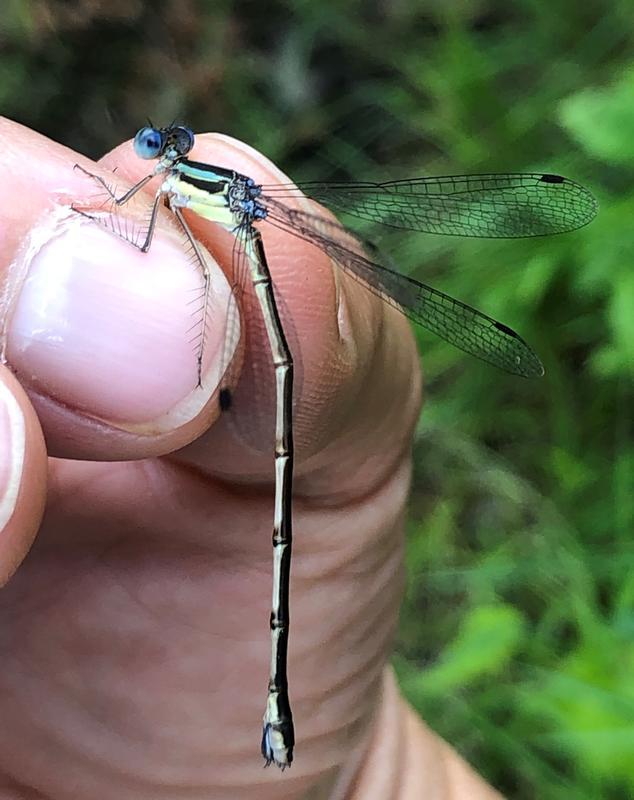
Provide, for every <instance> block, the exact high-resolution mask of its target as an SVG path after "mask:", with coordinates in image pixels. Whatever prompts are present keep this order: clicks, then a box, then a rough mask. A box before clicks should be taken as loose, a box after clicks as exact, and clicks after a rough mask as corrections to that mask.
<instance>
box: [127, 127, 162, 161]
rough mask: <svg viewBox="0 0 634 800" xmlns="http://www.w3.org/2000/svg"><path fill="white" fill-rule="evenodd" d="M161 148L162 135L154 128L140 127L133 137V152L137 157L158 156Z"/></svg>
mask: <svg viewBox="0 0 634 800" xmlns="http://www.w3.org/2000/svg"><path fill="white" fill-rule="evenodd" d="M162 150H163V137H162V136H161V132H160V131H158V130H157V129H156V128H141V130H140V131H139V132H138V133H137V135H136V136H135V137H134V152H135V153H136V154H137V155H138V156H139V158H158V157H159V156H160V155H161V151H162Z"/></svg>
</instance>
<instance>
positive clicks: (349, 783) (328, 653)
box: [0, 120, 498, 800]
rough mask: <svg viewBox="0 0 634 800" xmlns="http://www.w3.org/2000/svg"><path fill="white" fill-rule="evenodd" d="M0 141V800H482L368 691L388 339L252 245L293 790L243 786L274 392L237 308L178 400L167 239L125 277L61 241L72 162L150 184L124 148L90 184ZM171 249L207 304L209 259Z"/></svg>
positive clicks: (260, 698)
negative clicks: (261, 270) (288, 377)
mask: <svg viewBox="0 0 634 800" xmlns="http://www.w3.org/2000/svg"><path fill="white" fill-rule="evenodd" d="M0 137H1V140H2V142H3V148H2V151H1V154H0V159H1V161H2V164H1V168H2V174H3V175H4V176H5V179H6V181H7V185H10V186H12V187H13V188H12V191H11V193H4V194H3V196H2V199H1V200H0V252H1V259H0V263H1V265H2V270H3V282H4V284H5V292H4V295H3V298H2V305H1V306H0V308H1V312H2V325H3V332H4V334H3V344H4V349H5V356H6V361H7V366H3V367H0V388H1V389H2V392H1V393H0V412H1V413H0V436H2V437H3V441H2V442H1V443H0V445H1V446H0V468H1V470H2V473H3V474H2V476H0V477H1V478H2V482H1V483H0V522H2V524H3V526H4V527H3V530H2V532H1V534H0V577H1V578H2V581H3V582H4V583H6V586H5V588H4V589H3V593H2V603H1V604H0V654H1V658H2V662H1V663H2V670H1V671H0V719H2V725H1V726H0V790H1V791H0V795H1V796H2V798H3V800H4V798H6V800H17V799H18V798H20V800H22V799H24V800H27V799H28V800H35V799H36V798H37V800H42V798H46V799H47V800H48V799H49V798H50V800H66V798H69V799H70V798H73V800H110V799H111V798H112V799H114V798H117V800H119V799H120V798H130V799H132V798H134V800H150V798H151V799H152V800H161V798H169V800H179V799H180V798H187V800H198V798H201V799H202V798H210V797H214V798H250V797H253V796H256V795H257V797H258V798H259V799H260V800H267V799H268V798H277V799H278V800H294V799H295V798H340V797H341V798H343V797H346V798H363V800H367V799H368V798H370V800H371V798H374V797H376V798H377V800H378V798H380V800H385V798H388V797H389V798H399V800H401V799H403V800H404V798H422V797H425V798H434V799H436V798H438V799H440V798H470V799H472V798H493V797H497V796H498V795H497V794H496V793H495V792H493V791H492V790H491V789H490V788H488V787H487V786H486V785H485V784H484V783H483V782H482V781H481V780H480V779H479V778H478V777H477V776H476V775H475V774H474V773H473V772H472V771H471V769H470V768H469V767H468V766H467V765H466V764H465V763H464V762H463V761H462V760H461V759H460V758H459V756H458V755H457V754H456V753H455V752H454V751H453V750H452V749H451V748H450V747H449V746H448V745H446V744H445V743H444V742H443V741H441V740H440V739H439V738H438V737H436V736H435V735H434V734H433V733H432V732H431V731H430V730H429V729H427V728H426V727H425V726H424V724H423V723H422V722H421V721H420V720H419V719H418V718H417V717H416V716H415V715H414V713H413V712H412V711H411V710H410V709H409V707H408V706H407V705H406V704H405V703H404V701H403V700H402V699H401V697H400V696H399V693H398V690H397V688H396V686H395V684H394V680H393V677H392V675H391V672H390V669H389V667H387V666H386V664H387V660H388V658H389V655H390V648H391V641H392V636H393V633H394V629H395V624H396V617H397V613H398V606H399V600H400V594H401V590H402V551H403V541H402V521H403V509H404V504H405V500H406V496H407V490H408V481H409V473H410V443H411V436H412V430H413V426H414V424H415V421H416V419H417V416H418V412H419V406H420V378H419V372H418V358H417V354H416V350H415V346H414V343H413V339H412V336H411V333H410V331H409V327H408V324H407V322H406V321H405V320H404V319H403V318H402V317H401V315H400V314H398V312H396V311H394V310H393V309H390V308H388V307H387V306H386V305H385V304H384V303H382V302H381V301H379V300H378V299H377V298H375V297H373V296H372V295H370V294H369V293H368V292H367V291H366V290H365V289H363V288H362V287H361V286H359V285H358V284H356V283H355V282H354V281H352V280H349V279H348V278H347V277H346V276H342V275H341V274H339V273H337V272H336V271H335V270H334V269H333V267H332V265H331V264H330V263H329V262H328V259H327V258H326V257H325V256H324V255H323V254H321V253H319V252H318V251H317V250H315V249H314V248H312V247H311V246H309V245H307V244H305V243H303V242H301V241H299V240H293V239H292V237H288V236H286V235H284V234H282V233H281V232H278V231H276V230H275V229H273V228H272V227H271V226H264V228H263V233H264V237H265V247H266V249H267V253H269V259H270V262H271V264H270V266H271V270H272V273H273V277H274V280H275V283H276V286H277V287H278V293H279V301H280V305H281V307H282V309H283V317H284V319H285V321H286V324H288V325H289V329H290V330H291V336H290V338H291V346H292V347H293V351H294V353H295V354H296V361H297V385H296V388H297V407H296V410H295V419H296V427H295V436H296V439H295V441H296V483H295V498H294V528H295V534H296V537H295V542H294V553H293V579H292V625H291V644H290V664H289V674H290V681H291V700H292V702H293V707H294V712H295V721H296V733H297V747H296V754H295V755H296V758H295V762H294V763H293V766H292V769H290V770H287V771H286V772H285V773H283V774H282V773H280V772H279V771H278V770H276V769H274V768H270V769H268V770H263V769H262V762H261V758H260V755H259V732H260V725H261V715H262V712H263V703H264V696H265V688H266V679H267V675H268V658H269V635H268V626H267V619H268V614H269V610H270V608H269V603H270V569H271V565H270V561H271V552H270V551H271V548H270V534H271V523H272V486H271V480H272V451H271V447H272V420H273V412H272V408H271V401H272V396H273V383H272V371H271V370H270V362H269V360H267V350H266V347H267V345H266V339H265V334H264V331H263V329H262V327H261V324H260V322H259V317H258V313H257V308H256V307H255V306H254V304H253V301H252V298H251V297H250V295H249V293H248V291H247V292H245V294H244V295H243V296H242V298H241V308H242V317H241V320H242V329H241V336H240V341H239V344H238V345H237V347H236V349H235V352H234V353H233V356H232V358H229V357H228V356H226V355H224V354H223V351H222V342H223V341H224V340H225V338H226V336H225V334H226V325H225V320H224V317H223V314H224V313H225V311H226V307H220V308H219V309H216V312H215V313H214V315H213V318H212V319H211V321H210V324H209V330H210V333H209V338H208V342H207V344H206V352H205V359H206V361H205V369H206V374H205V377H204V380H203V388H202V389H196V387H195V384H196V372H195V369H196V367H195V354H194V347H193V346H192V344H191V343H189V342H188V341H187V336H186V335H184V331H185V330H186V328H187V327H188V326H187V325H186V323H187V321H188V319H189V320H190V323H189V324H190V325H191V314H192V312H191V308H188V307H187V304H186V303H185V304H184V303H183V298H184V297H190V298H191V297H192V296H194V298H195V297H196V294H195V293H196V287H199V286H200V279H199V277H198V275H197V274H196V271H195V269H194V268H193V266H192V264H191V262H190V261H188V260H187V256H186V253H185V250H184V248H182V246H181V243H180V240H179V238H178V234H177V233H176V229H175V227H174V223H173V220H172V218H171V217H170V215H169V214H167V212H166V213H165V214H162V215H161V218H160V221H159V225H158V232H157V239H156V241H155V243H154V244H153V246H152V248H151V250H150V252H149V254H147V255H143V254H139V253H137V251H135V250H134V248H132V247H130V246H129V244H127V243H124V242H120V241H119V240H118V239H117V238H116V237H114V236H113V235H112V234H111V233H108V232H107V231H102V230H101V228H99V227H98V226H96V225H95V224H94V223H90V222H87V221H85V220H84V219H82V218H81V217H79V215H77V214H74V213H72V212H71V213H68V207H69V205H70V204H71V203H77V204H80V205H82V206H84V207H86V208H92V209H94V208H96V207H98V206H99V201H98V199H97V198H96V195H98V189H97V187H96V186H95V185H94V183H93V182H92V181H91V180H90V179H88V178H87V177H86V176H85V175H82V174H81V173H79V172H77V171H74V170H73V165H74V164H75V163H76V162H78V163H80V164H82V165H83V166H85V167H86V168H87V169H91V168H92V169H93V170H94V171H100V174H103V175H104V176H105V177H107V178H108V179H109V180H112V179H113V176H112V173H111V172H109V171H110V170H111V169H112V168H114V167H115V166H116V167H117V173H116V177H117V182H118V185H119V186H120V187H121V188H122V189H124V188H126V187H127V186H128V185H130V184H131V183H133V182H135V181H136V180H138V179H140V178H141V177H143V176H144V175H146V174H147V173H148V172H149V171H150V170H151V169H152V166H153V162H143V161H141V160H139V159H138V158H137V157H136V156H135V155H134V153H133V150H132V147H131V144H130V143H129V142H128V143H126V144H124V145H122V146H121V147H119V148H117V149H116V150H115V151H114V152H112V153H110V154H109V155H108V156H106V157H105V158H104V159H102V161H101V162H100V163H99V165H98V166H96V165H94V164H91V163H90V162H88V161H87V160H86V159H84V158H83V157H82V156H80V155H78V154H75V153H73V152H71V151H69V150H67V149H65V148H63V147H61V146H60V145H58V144H56V143H54V142H51V141H48V140H46V139H44V138H43V137H41V136H39V135H38V134H36V133H34V132H32V131H29V130H27V129H25V128H22V127H20V126H18V125H16V124H15V123H12V122H10V121H7V120H4V121H0ZM192 157H193V158H195V159H196V160H200V161H207V162H210V163H218V164H221V165H225V166H231V167H233V168H236V169H238V170H239V171H241V172H243V173H245V174H248V175H251V176H252V177H253V178H255V179H256V180H257V181H263V182H266V183H274V182H277V181H284V176H282V175H281V174H280V173H279V172H278V170H277V169H276V168H275V167H274V166H273V165H271V164H270V163H269V162H267V161H266V159H264V158H263V157H262V156H260V155H259V154H257V153H256V152H254V151H252V150H251V149H249V148H248V147H246V146H245V145H243V144H241V143H239V142H236V141H233V140H230V139H228V138H227V137H223V136H218V135H211V134H205V135H202V136H199V137H197V140H196V147H195V150H194V151H193V153H192ZM155 186H156V184H155V183H153V184H151V185H150V187H148V188H147V192H145V191H144V201H143V202H142V203H141V204H140V205H141V206H143V207H144V206H145V205H146V204H145V201H147V200H149V199H151V196H152V193H153V187H154V188H155ZM295 202H296V204H297V207H299V208H307V207H308V208H309V207H310V206H307V205H306V203H307V201H305V200H297V201H295ZM139 213H141V212H139V211H138V209H136V210H135V209H134V208H130V209H128V208H126V211H125V214H126V215H131V216H130V217H129V218H130V219H131V220H132V222H134V220H135V219H137V220H139V219H142V217H138V216H135V215H138V214H139ZM189 221H190V223H191V226H192V228H193V230H194V232H195V234H196V236H197V237H198V238H199V240H200V241H201V242H202V243H203V244H204V245H205V246H206V247H207V248H208V249H209V250H210V252H212V253H213V255H214V256H215V257H216V259H217V260H218V262H219V266H216V265H215V264H214V267H213V270H214V275H215V278H214V280H216V281H217V282H218V286H220V285H221V282H222V272H221V270H223V271H226V272H228V270H229V267H230V264H231V237H229V236H228V235H227V234H224V233H223V232H221V231H219V229H218V228H217V226H214V225H213V224H211V223H208V222H205V221H204V220H201V219H200V218H196V217H193V216H190V217H189ZM93 262H94V263H93ZM192 292H193V293H194V294H193V295H192ZM188 293H189V294H188ZM219 295H220V296H222V292H221V291H220V290H219ZM227 296H228V295H227V294H225V297H227ZM306 298H310V301H311V302H310V303H307V302H306ZM183 326H184V327H183ZM227 361H229V362H230V368H229V371H228V373H227V380H228V382H229V383H230V384H231V385H233V386H234V387H235V393H234V403H233V407H232V410H231V412H230V413H229V414H226V415H223V416H221V417H220V418H219V412H218V404H217V397H216V393H215V390H216V384H217V376H218V374H219V372H220V371H222V368H223V364H224V362H227ZM238 377H240V381H239V384H238ZM214 381H215V382H214ZM78 459H82V460H78ZM27 553H28V556H27Z"/></svg>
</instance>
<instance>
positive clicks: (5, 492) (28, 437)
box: [0, 367, 47, 586]
mask: <svg viewBox="0 0 634 800" xmlns="http://www.w3.org/2000/svg"><path fill="white" fill-rule="evenodd" d="M46 475H47V457H46V446H45V443H44V437H43V435H42V429H41V427H40V424H39V421H38V419H37V416H36V414H35V411H34V410H33V407H32V405H31V403H30V402H29V399H28V397H27V396H26V394H25V392H24V390H23V389H22V387H21V386H20V384H19V383H18V381H17V380H16V379H15V377H14V376H13V375H12V374H11V373H10V372H9V371H8V370H7V369H6V368H5V367H0V586H1V585H4V584H5V583H6V582H7V581H8V580H9V578H10V577H11V575H12V574H13V573H14V572H15V570H16V569H17V567H18V565H19V564H20V562H21V561H22V560H23V559H24V557H25V555H26V554H27V552H28V550H29V548H30V547H31V544H32V543H33V540H34V538H35V536H36V534H37V531H38V529H39V526H40V523H41V520H42V515H43V513H44V503H45V499H46Z"/></svg>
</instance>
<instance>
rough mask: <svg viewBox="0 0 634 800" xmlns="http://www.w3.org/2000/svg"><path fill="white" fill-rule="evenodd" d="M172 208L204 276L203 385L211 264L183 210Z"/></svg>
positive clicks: (200, 349) (198, 358)
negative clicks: (209, 264) (204, 254)
mask: <svg viewBox="0 0 634 800" xmlns="http://www.w3.org/2000/svg"><path fill="white" fill-rule="evenodd" d="M171 209H172V211H173V212H174V215H175V216H176V219H177V220H178V221H179V223H180V225H181V227H182V229H183V231H184V232H185V236H186V237H187V240H188V241H189V244H190V246H191V248H192V251H193V253H194V256H195V259H196V262H197V263H198V266H199V267H200V272H201V274H202V277H203V291H202V307H201V309H200V310H201V313H202V320H201V323H200V324H201V333H200V344H199V345H198V348H197V353H196V363H197V369H198V386H199V387H201V386H202V368H203V355H204V350H205V343H206V340H207V322H208V320H207V316H208V314H209V288H210V282H211V276H210V274H209V266H208V264H207V261H206V259H205V257H204V256H203V253H202V250H201V249H200V245H199V244H198V242H197V241H196V240H195V239H194V235H193V233H192V232H191V230H190V227H189V225H188V224H187V222H186V220H185V217H184V216H183V212H182V211H181V209H180V208H179V207H178V206H176V205H173V206H171Z"/></svg>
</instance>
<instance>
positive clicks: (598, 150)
mask: <svg viewBox="0 0 634 800" xmlns="http://www.w3.org/2000/svg"><path fill="white" fill-rule="evenodd" d="M632 97H634V68H633V67H629V68H628V69H627V70H626V71H624V72H623V74H622V75H621V76H620V78H619V80H618V81H616V82H615V83H613V84H612V85H611V86H607V87H605V88H601V89H585V90H583V91H581V92H578V93H577V94H574V95H572V96H571V97H569V98H567V99H566V100H564V101H563V102H562V103H561V105H560V109H559V118H560V121H561V123H562V125H563V126H564V128H566V130H567V131H568V132H569V133H570V134H571V136H573V137H574V138H575V139H576V140H577V141H578V142H579V143H580V144H581V145H582V147H584V148H585V150H586V151H587V152H588V153H589V154H590V155H592V156H595V157H596V158H600V159H602V160H604V161H609V162H611V163H615V164H631V163H633V162H634V148H632V132H633V131H634V103H632Z"/></svg>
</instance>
